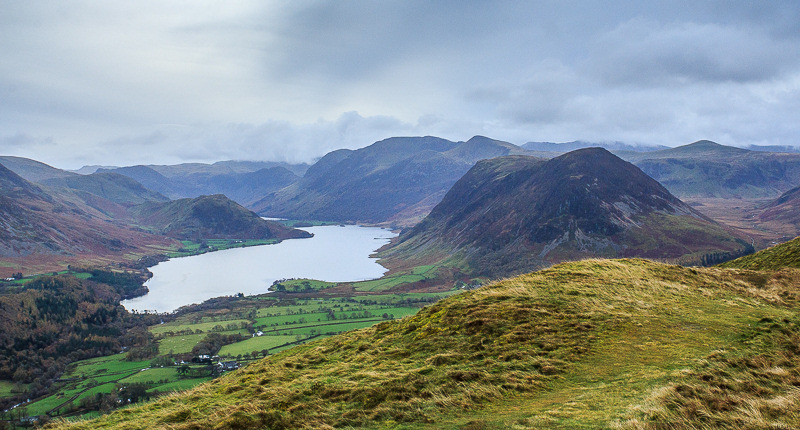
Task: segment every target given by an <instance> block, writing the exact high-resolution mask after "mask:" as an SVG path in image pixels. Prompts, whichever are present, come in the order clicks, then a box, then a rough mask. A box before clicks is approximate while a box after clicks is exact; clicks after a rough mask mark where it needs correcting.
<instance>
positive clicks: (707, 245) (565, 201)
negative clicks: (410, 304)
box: [384, 148, 746, 276]
mask: <svg viewBox="0 0 800 430" xmlns="http://www.w3.org/2000/svg"><path fill="white" fill-rule="evenodd" d="M745 247H746V242H744V241H743V240H742V238H741V237H739V236H738V235H736V234H735V233H732V232H731V231H730V230H729V229H726V228H724V227H723V226H721V225H720V224H717V223H715V222H714V221H712V220H710V219H708V218H707V217H705V216H703V215H702V214H700V213H699V212H697V211H695V210H694V209H692V208H691V207H689V206H688V205H686V204H685V203H683V202H682V201H680V200H679V199H678V198H676V197H675V196H673V195H672V194H670V193H669V191H667V190H666V189H665V188H664V187H663V186H661V185H660V184H659V183H658V182H656V181H655V180H653V179H652V178H650V177H648V176H647V175H645V174H644V173H643V172H642V171H641V170H639V168H637V167H636V166H634V165H632V164H630V163H627V162H625V161H623V160H621V159H620V158H618V157H617V156H615V155H613V154H611V153H610V152H608V151H607V150H605V149H602V148H586V149H580V150H577V151H573V152H570V153H567V154H564V155H562V156H559V157H556V158H553V159H551V160H548V161H541V160H539V159H534V158H531V157H525V156H511V157H500V158H496V159H492V160H485V161H481V162H479V163H478V164H477V165H476V166H475V167H474V168H473V169H471V170H470V171H469V172H468V173H467V174H466V175H465V176H464V177H463V178H462V179H461V180H460V181H458V182H457V183H456V184H455V185H454V186H453V188H452V189H451V190H450V192H448V193H447V195H446V196H445V197H444V199H443V200H442V202H441V203H440V204H439V205H437V206H436V207H435V208H434V209H433V210H432V211H431V213H430V215H429V216H428V217H427V218H426V219H425V220H423V222H421V223H420V224H419V225H418V226H416V227H415V228H413V229H412V230H410V231H409V232H407V233H405V234H404V235H402V236H401V237H400V241H399V243H398V244H397V245H396V246H395V247H393V248H391V249H388V250H386V251H385V252H384V256H386V257H390V258H392V257H398V256H399V257H402V259H410V260H411V261H414V262H415V263H421V262H424V261H420V260H428V261H427V262H431V261H430V260H440V259H451V260H453V261H455V262H456V265H462V266H466V268H468V269H469V270H470V271H472V272H473V273H475V274H481V275H490V276H496V275H501V276H504V275H507V274H508V273H514V272H519V271H527V270H532V269H536V268H541V267H544V266H548V265H550V264H552V263H556V262H560V261H565V260H573V259H579V258H586V257H597V256H602V257H645V258H656V259H677V258H691V259H698V260H699V258H700V257H701V256H702V255H703V254H705V253H711V252H729V253H736V252H741V251H743V250H744V248H745Z"/></svg>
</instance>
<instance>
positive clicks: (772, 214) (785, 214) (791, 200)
mask: <svg viewBox="0 0 800 430" xmlns="http://www.w3.org/2000/svg"><path fill="white" fill-rule="evenodd" d="M758 218H759V220H760V221H762V222H763V221H780V222H784V223H788V224H793V225H795V226H797V227H798V228H800V187H795V188H792V189H791V190H789V191H787V192H785V193H783V194H782V195H781V196H780V197H778V198H777V199H775V200H774V201H773V202H771V203H770V204H768V205H767V206H765V207H764V211H763V212H762V213H761V214H760V215H759V217H758Z"/></svg>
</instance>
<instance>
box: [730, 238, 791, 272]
mask: <svg viewBox="0 0 800 430" xmlns="http://www.w3.org/2000/svg"><path fill="white" fill-rule="evenodd" d="M720 267H737V268H740V269H751V270H780V269H783V268H785V267H793V268H796V269H800V237H797V238H794V239H792V240H790V241H788V242H785V243H782V244H780V245H776V246H773V247H771V248H767V249H765V250H763V251H759V252H757V253H755V254H751V255H747V256H744V257H741V258H738V259H736V260H733V261H729V262H727V263H723V264H721V265H720Z"/></svg>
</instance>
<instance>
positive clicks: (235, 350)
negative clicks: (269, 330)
mask: <svg viewBox="0 0 800 430" xmlns="http://www.w3.org/2000/svg"><path fill="white" fill-rule="evenodd" d="M296 341H297V339H296V337H295V336H294V335H278V336H256V337H252V338H250V339H247V340H245V341H242V342H237V343H234V344H231V345H225V346H223V347H222V349H221V350H220V351H219V355H220V356H230V357H235V356H237V355H239V354H241V355H245V354H250V353H251V352H253V351H262V350H265V349H266V350H271V349H275V348H277V347H279V346H283V345H285V344H287V343H292V342H296Z"/></svg>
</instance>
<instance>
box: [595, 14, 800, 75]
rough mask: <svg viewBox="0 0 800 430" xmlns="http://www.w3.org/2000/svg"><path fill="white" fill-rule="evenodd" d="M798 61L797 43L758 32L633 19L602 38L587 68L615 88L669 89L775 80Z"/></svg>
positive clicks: (708, 25)
mask: <svg viewBox="0 0 800 430" xmlns="http://www.w3.org/2000/svg"><path fill="white" fill-rule="evenodd" d="M798 60H800V44H798V43H797V41H796V40H782V39H773V38H771V37H770V36H769V35H768V34H765V33H764V32H762V31H761V30H760V29H758V28H753V27H731V26H723V25H718V24H714V23H694V22H682V23H672V24H668V25H661V24H659V23H657V22H653V21H649V20H642V19H637V20H633V21H629V22H626V23H623V24H622V25H620V26H619V27H617V28H616V29H614V31H612V32H610V33H608V34H606V35H605V36H604V37H601V38H600V40H599V41H598V42H596V43H595V44H594V46H593V53H592V58H591V59H590V61H589V63H588V64H587V66H586V68H587V73H593V72H594V70H596V71H597V73H598V75H599V76H600V77H601V78H602V79H603V81H604V82H609V83H613V84H631V85H645V86H650V85H655V86H670V85H676V84H686V83H688V82H694V81H706V82H712V83H713V82H726V81H734V82H750V81H760V80H768V79H773V78H776V77H780V75H782V74H783V73H785V72H787V71H788V70H792V69H796V67H797V65H798Z"/></svg>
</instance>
